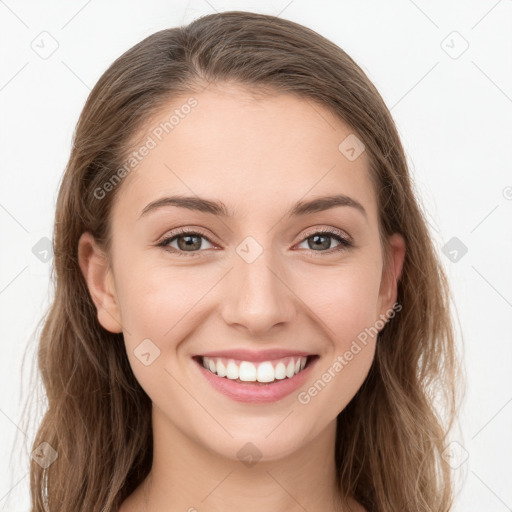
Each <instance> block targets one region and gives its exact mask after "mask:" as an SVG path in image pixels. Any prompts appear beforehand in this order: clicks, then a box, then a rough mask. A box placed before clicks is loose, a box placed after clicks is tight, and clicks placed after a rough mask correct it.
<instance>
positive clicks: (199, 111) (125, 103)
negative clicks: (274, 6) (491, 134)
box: [31, 11, 457, 512]
mask: <svg viewBox="0 0 512 512" xmlns="http://www.w3.org/2000/svg"><path fill="white" fill-rule="evenodd" d="M54 253H55V274H56V282H55V299H54V303H53V304H52V307H51V310H50V311H49V315H48V317H47V318H46V319H45V324H44V329H43V331H42V335H41V340H40V351H39V366H40V370H41V373H42V378H43V382H44V385H45V388H46V391H47V395H48V411H47V412H46V415H45V416H44V419H43V421H42V423H41V425H40V428H39V430H38V433H37V437H36V439H35V442H34V450H35V451H37V450H38V453H39V458H38V460H36V459H37V458H34V461H33V462H32V465H31V491H32V510H33V511H42V510H45V509H46V510H50V511H53V510H74V511H88V512H90V511H92V510H105V511H107V510H109V511H110V510H111V511H113V510H116V511H117V510H120V511H121V512H132V511H147V512H153V511H160V510H166V511H169V510H171V511H174V510H190V511H193V510H199V511H202V510H219V509H221V508H222V509H223V510H235V509H236V510H239V509H241V510H249V511H251V510H273V511H279V510H287V511H289V510H310V511H313V510H323V511H326V510H327V511H334V510H337V511H340V510H342V511H346V510H350V511H363V510H367V511H379V512H391V511H393V512H396V511H401V510H403V511H405V510H415V511H431V510H436V511H448V510H450V508H451V504H452V484H451V480H450V468H449V466H448V465H447V464H446V462H445V461H444V459H443V457H442V453H443V450H444V449H445V448H446V434H447V432H448V431H449V429H450V427H451V425H452V422H453V419H454V417H455V411H456V399H455V397H456V387H455V375H456V371H457V360H456V357H455V355H456V354H455V347H454V334H453V328H452V324H451V320H450V312H449V306H450V304H449V289H448V284H447V280H446V277H445V274H444V272H443V270H442V267H441V265H440V262H439V260H438V257H437V254H436V251H435V248H434V246H433V243H432V241H431V239H430V237H429V233H428V230H427V227H426V222H425V219H424V216H423V214H422V211H421V208H420V207H419V204H418V201H417V199H416V197H415V194H414V190H413V187H412V184H411V181H410V177H409V172H408V169H407V163H406V158H405V156H404V151H403V148H402V145H401V143H400V140H399V137H398V134H397V131H396V128H395V125H394V122H393V120H392V118H391V116H390V113H389V111H388V109H387V108H386V106H385V104H384V102H383V100H382V98H381V97H380V95H379V93H378V92H377V90H376V89H375V87H374V86H373V85H372V83H371V82H370V81H369V79H368V78H367V77H366V75H365V74H364V73H363V72H362V70H361V69H360V68H359V67H358V66H357V65H356V64H355V62H354V61H353V60H352V59H351V58H350V57H349V56H348V55H347V54H346V53H345V52H344V51H343V50H341V49H340V48H339V47H337V46H336V45H334V44H333V43H331V42H330V41H328V40H326V39H325V38H323V37H322V36H320V35H319V34H317V33H315V32H313V31H312V30H310V29H307V28H305V27H303V26H300V25H298V24H296V23H293V22H290V21H287V20H283V19H280V18H276V17H273V16H267V15H261V14H253V13H247V12H238V11H237V12H223V13H220V14H214V15H210V16H205V17H202V18H200V19H198V20H196V21H194V22H193V23H191V24H190V25H188V26H186V27H180V28H173V29H168V30H163V31H160V32H158V33H156V34H154V35H152V36H150V37H148V38H146V39H145V40H144V41H142V42H141V43H139V44H137V45H135V46H134V47H133V48H131V49H130V50H129V51H127V52H126V53H125V54H123V55H122V56H121V57H119V58H118V59H117V60H116V61H115V62H114V63H113V64H112V66H111V67H110V68H109V69H108V70H107V71H106V72H105V73H104V74H103V76H102V77H101V78H100V80H99V82H98V83H97V84H96V86H95V87H94V89H93V90H92V92H91V94H90V96H89V98H88V100H87V102H86V105H85V107H84V110H83V112H82V114H81V116H80V119H79V122H78V125H77V129H76V132H75V137H74V147H73V149H72V152H71V156H70V160H69V163H68V166H67V169H66V172H65V175H64V177H63V181H62V183H61V186H60V191H59V196H58V202H57V210H56V219H55V232H54ZM438 401H439V402H438ZM434 402H436V403H442V404H443V405H444V407H443V409H442V410H441V409H438V408H437V407H435V405H434Z"/></svg>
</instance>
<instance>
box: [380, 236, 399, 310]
mask: <svg viewBox="0 0 512 512" xmlns="http://www.w3.org/2000/svg"><path fill="white" fill-rule="evenodd" d="M388 240H389V247H388V260H387V266H386V267H385V268H383V269H382V279H381V285H380V290H379V311H378V313H379V314H382V315H384V316H388V315H386V311H388V310H389V309H392V308H393V304H395V302H396V299H397V296H398V281H399V279H400V276H401V275H402V268H403V264H404V259H405V251H406V247H405V240H404V238H403V236H402V235H400V234H399V233H394V234H393V235H391V236H390V237H389V239H388Z"/></svg>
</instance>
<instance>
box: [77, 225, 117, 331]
mask: <svg viewBox="0 0 512 512" xmlns="http://www.w3.org/2000/svg"><path fill="white" fill-rule="evenodd" d="M78 261H79V265H80V269H81V271H82V274H83V276H84V278H85V282H86V283H87V287H88V289H89V293H90V294H91V297H92V300H93V302H94V304H95V306H96V309H97V311H98V321H99V323H100V324H101V325H102V326H103V327H104V328H105V329H106V330H107V331H110V332H114V333H119V332H122V331H123V329H122V324H121V315H120V309H119V304H118V302H117V296H116V290H115V286H114V278H113V274H112V271H111V269H110V266H109V264H108V258H107V256H106V254H105V253H104V251H103V250H102V249H101V248H100V247H99V246H98V245H97V243H96V240H95V239H94V237H93V236H92V234H91V233H89V232H85V233H83V234H82V236H81V237H80V240H79V241H78Z"/></svg>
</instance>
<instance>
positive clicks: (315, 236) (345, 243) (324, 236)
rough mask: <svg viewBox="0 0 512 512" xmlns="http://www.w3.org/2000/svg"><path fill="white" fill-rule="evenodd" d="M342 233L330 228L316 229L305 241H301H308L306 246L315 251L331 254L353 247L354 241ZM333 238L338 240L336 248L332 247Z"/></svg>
mask: <svg viewBox="0 0 512 512" xmlns="http://www.w3.org/2000/svg"><path fill="white" fill-rule="evenodd" d="M340 233H341V232H338V231H330V230H320V231H315V232H314V233H312V234H310V235H309V236H307V237H306V238H305V239H304V241H303V242H301V244H304V243H306V244H307V247H306V248H307V249H310V250H312V251H313V252H323V253H325V252H327V253H329V254H331V253H333V252H337V251H341V250H344V249H346V248H348V247H352V245H353V244H352V242H351V241H350V240H349V239H348V238H345V237H344V236H342V235H341V234H340ZM331 239H334V240H336V242H338V245H337V246H335V247H334V248H332V247H331V246H332V244H331ZM324 249H325V250H324ZM330 249H332V250H330Z"/></svg>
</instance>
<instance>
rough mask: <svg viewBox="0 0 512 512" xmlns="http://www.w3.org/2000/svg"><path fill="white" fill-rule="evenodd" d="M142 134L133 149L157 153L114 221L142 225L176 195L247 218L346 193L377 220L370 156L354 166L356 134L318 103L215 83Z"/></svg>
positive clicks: (121, 197) (142, 167)
mask: <svg viewBox="0 0 512 512" xmlns="http://www.w3.org/2000/svg"><path fill="white" fill-rule="evenodd" d="M191 105H193V106H191ZM137 135H138V137H137V138H138V142H137V143H136V144H134V147H133V150H134V151H136V152H138V153H139V154H140V153H142V151H140V150H141V149H142V147H143V146H147V147H148V148H149V150H145V151H143V152H144V156H142V157H141V156H140V155H139V159H138V163H137V164H136V166H134V168H133V170H131V171H130V172H129V173H128V174H127V175H126V177H125V178H124V182H123V183H122V185H121V190H119V191H118V196H117V198H116V204H115V205H114V212H113V215H114V216H115V215H116V212H117V213H123V215H124V216H131V217H133V219H135V218H137V217H138V216H139V215H140V213H141V211H142V210H143V208H144V207H145V206H146V204H148V203H149V202H151V201H154V200H155V199H158V198H160V197H164V196H166V195H175V194H184V195H188V196H190V195H197V196H201V197H208V198H213V199H220V200H222V202H223V203H225V204H226V205H227V206H228V207H229V209H230V210H232V211H234V212H235V213H237V214H239V215H240V216H244V215H245V214H248V215H250V214H252V213H254V212H256V211H257V210H262V209H263V210H265V212H266V213H268V214H269V215H270V214H271V213H272V212H273V213H274V214H275V215H277V214H279V212H280V211H282V209H283V208H286V209H287V208H288V207H289V206H290V205H291V204H294V203H295V202H297V201H298V200H301V199H302V200H307V199H309V198H312V197H314V196H323V195H333V194H336V193H341V194H345V195H348V196H350V197H353V198H355V199H356V200H358V201H359V202H361V203H362V204H363V205H364V207H365V209H366V210H367V212H368V216H369V218H373V219H376V215H377V212H376V205H375V196H374V190H373V186H372V184H371V181H370V177H369V169H368V157H367V154H366V152H365V151H363V152H362V153H361V154H360V156H359V157H357V158H356V159H355V160H354V159H349V158H347V156H346V153H344V152H343V148H344V147H345V146H346V145H347V144H349V143H351V142H352V140H353V137H354V135H355V134H354V130H353V129H351V127H350V126H348V125H347V124H346V123H344V122H343V121H342V120H341V119H339V118H338V117H337V116H334V115H333V114H332V113H331V112H330V111H329V110H328V109H327V108H325V107H324V106H323V105H321V104H319V103H317V102H313V101H312V100H310V99H305V98H302V97H299V96H296V95H292V94H285V93H283V94H277V93H274V94H263V93H261V92H260V93H257V91H256V94H255V93H254V92H253V91H252V90H249V89H247V88H243V87H240V86H237V85H226V84H223V85H216V84H211V85H210V86H208V87H207V88H206V90H204V91H203V92H200V93H194V94H191V95H189V96H180V97H177V98H174V99H173V100H172V101H171V102H169V103H168V104H167V105H166V106H165V107H164V108H162V109H161V111H159V112H158V114H157V115H155V116H154V117H153V118H151V119H150V121H149V122H147V123H145V125H144V127H143V128H142V129H141V130H140V132H139V133H138V134H137ZM346 141H348V142H346ZM340 144H341V150H340ZM349 145H350V144H349ZM356 149H357V148H356ZM128 207H129V211H128V210H127V208H128Z"/></svg>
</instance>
